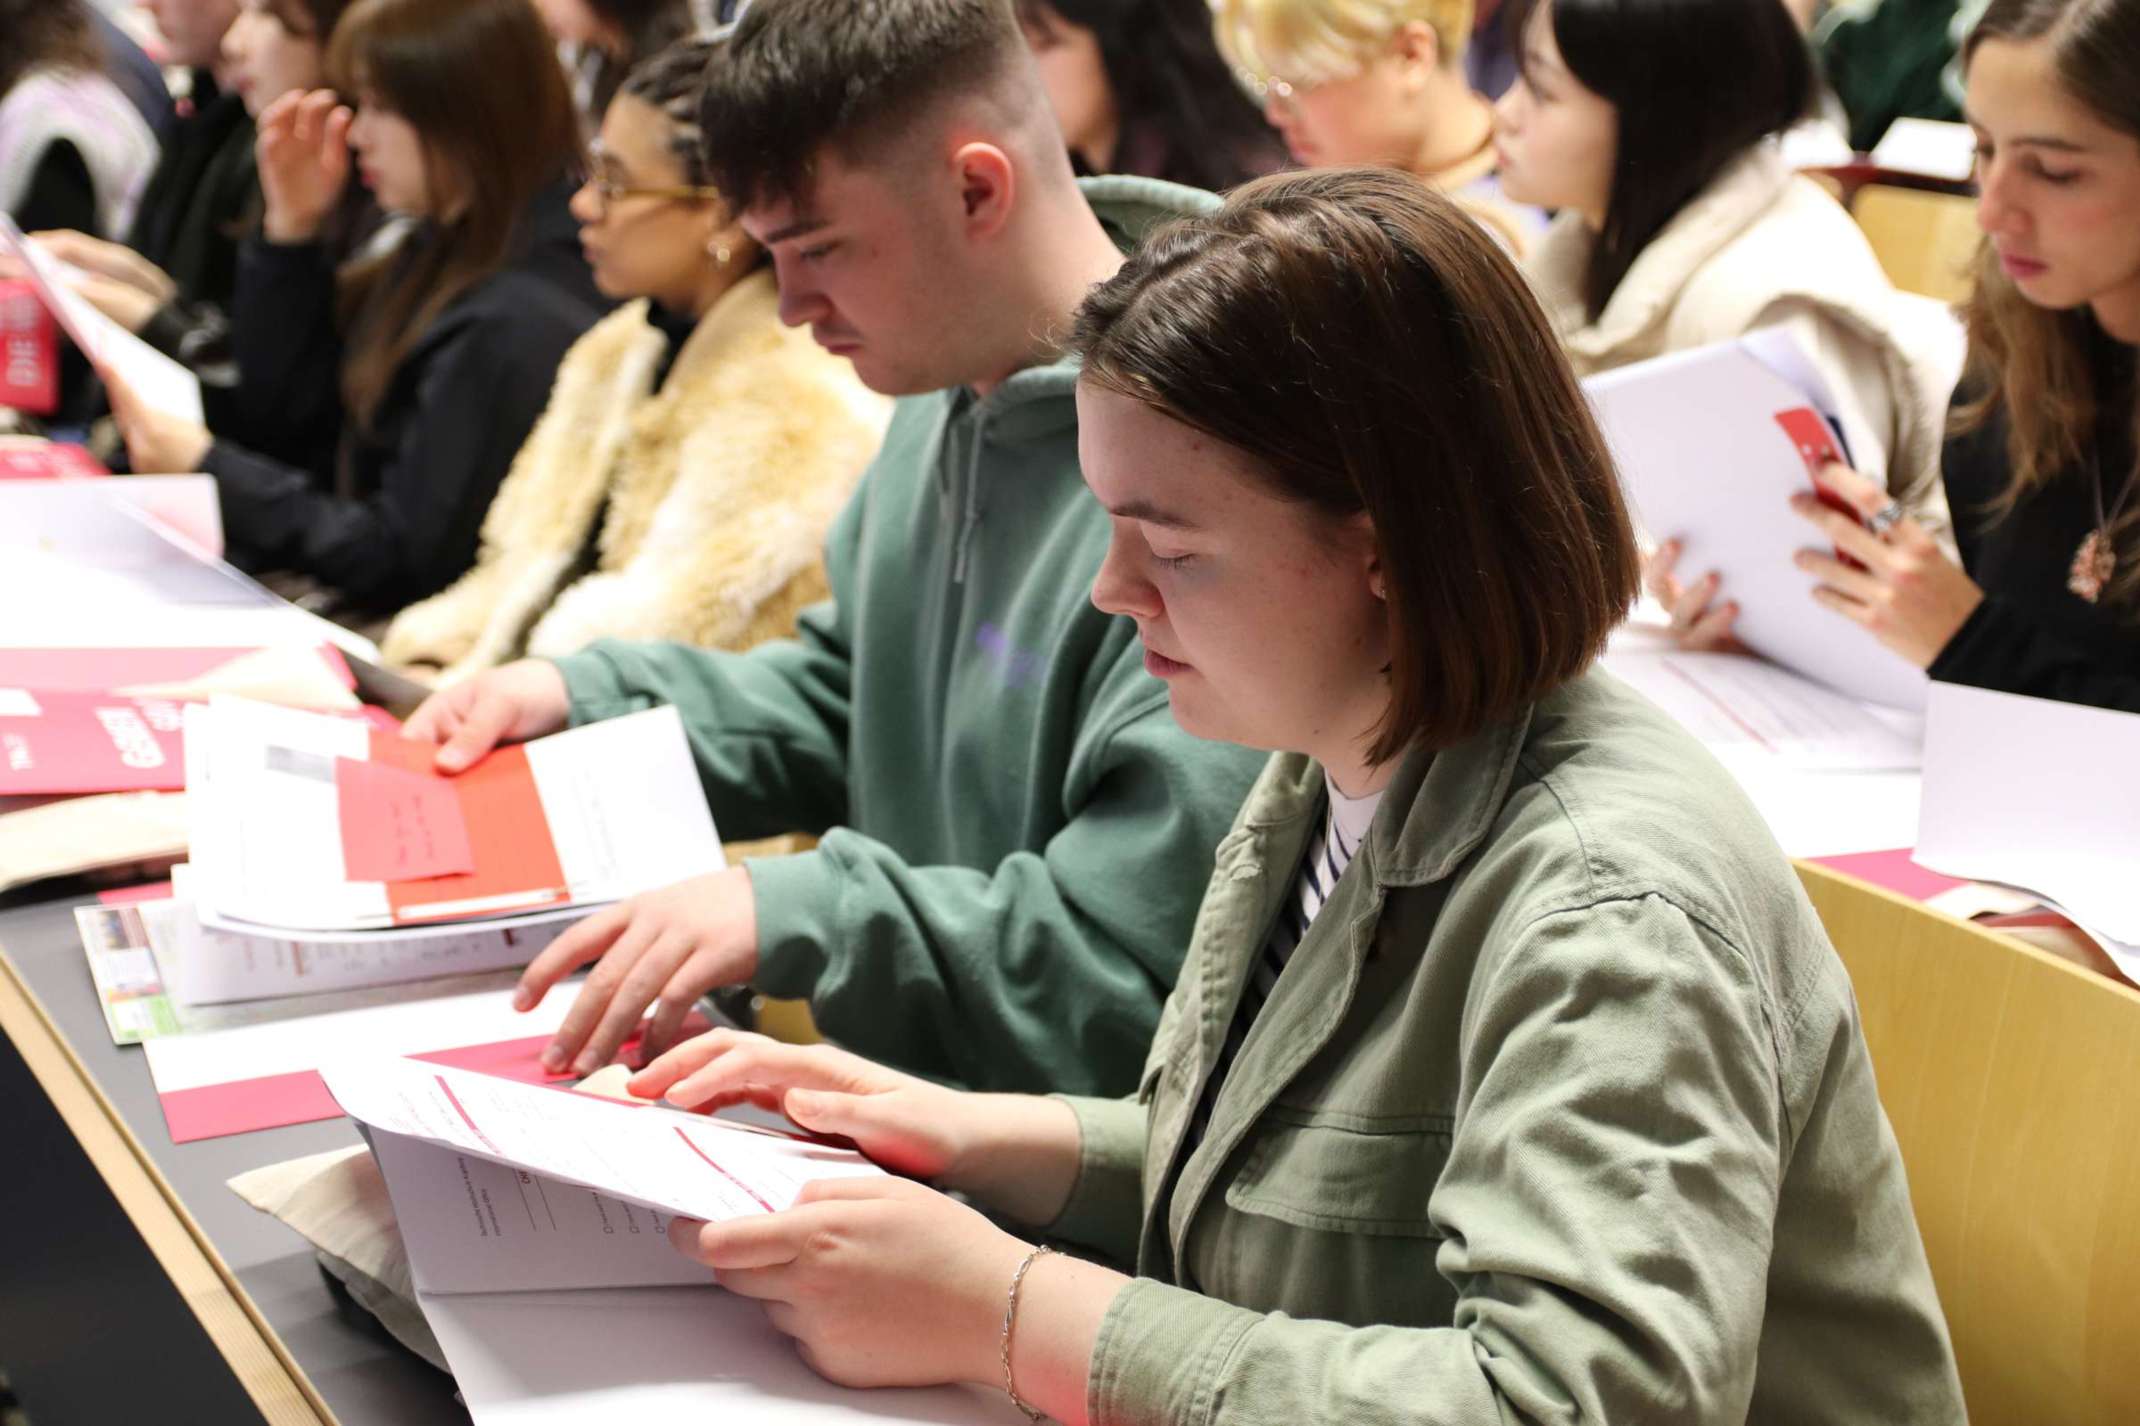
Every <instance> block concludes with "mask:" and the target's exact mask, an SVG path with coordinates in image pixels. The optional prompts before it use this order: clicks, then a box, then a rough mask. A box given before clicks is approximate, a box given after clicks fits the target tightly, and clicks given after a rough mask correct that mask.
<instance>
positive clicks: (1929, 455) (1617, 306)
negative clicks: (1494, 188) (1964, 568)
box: [1496, 0, 1951, 644]
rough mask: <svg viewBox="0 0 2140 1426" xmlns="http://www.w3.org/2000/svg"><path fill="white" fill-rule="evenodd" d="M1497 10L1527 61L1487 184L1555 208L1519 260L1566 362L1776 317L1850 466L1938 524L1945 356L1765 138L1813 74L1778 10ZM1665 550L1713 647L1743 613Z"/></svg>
mask: <svg viewBox="0 0 2140 1426" xmlns="http://www.w3.org/2000/svg"><path fill="white" fill-rule="evenodd" d="M1508 22H1509V23H1510V24H1512V25H1514V26H1516V31H1515V33H1516V34H1518V35H1520V37H1521V41H1522V46H1523V48H1522V76H1521V78H1520V79H1519V81H1518V82H1517V83H1516V85H1515V86H1514V87H1512V88H1511V89H1510V90H1509V92H1508V93H1507V94H1505V95H1503V96H1502V98H1501V102H1500V105H1499V108H1498V110H1497V117H1498V120H1499V134H1498V137H1497V140H1496V142H1497V144H1498V146H1499V148H1500V151H1501V160H1502V161H1501V182H1502V187H1503V189H1504V190H1505V191H1506V192H1507V193H1508V194H1509V196H1510V197H1512V198H1515V199H1518V200H1520V201H1523V202H1527V203H1534V204H1537V205H1539V206H1541V207H1547V208H1555V209H1559V210H1560V215H1559V217H1557V218H1556V219H1555V220H1554V223H1553V226H1552V227H1551V228H1550V229H1548V230H1547V232H1546V234H1545V236H1544V237H1543V238H1541V239H1540V240H1539V242H1538V244H1537V245H1536V246H1535V247H1534V248H1533V249H1532V250H1531V252H1530V253H1529V254H1528V256H1527V258H1526V260H1525V270H1526V271H1527V272H1528V273H1529V275H1530V277H1531V281H1532V284H1533V286H1534V287H1535V288H1536V289H1537V291H1538V294H1539V297H1540V299H1541V300H1542V301H1543V302H1544V304H1545V307H1546V312H1547V315H1549V316H1550V317H1551V318H1552V319H1553V324H1554V326H1555V328H1556V329H1557V330H1558V331H1559V333H1560V336H1561V341H1562V343H1563V344H1564V345H1565V346H1566V348H1567V350H1568V355H1569V357H1570V358H1571V359H1572V361H1573V362H1574V364H1575V369H1576V371H1577V372H1578V373H1579V374H1581V375H1584V376H1588V375H1590V374H1592V373H1594V372H1599V371H1608V370H1611V369H1612V368H1614V367H1619V366H1624V365H1627V364H1628V363H1631V362H1636V361H1642V360H1645V359H1647V358H1650V357H1656V356H1662V355H1664V354H1666V353H1669V352H1676V351H1684V350H1686V349H1688V348H1690V347H1699V346H1706V345H1709V344H1710V343H1713V342H1720V341H1728V340H1732V339H1734V338H1737V337H1740V336H1743V335H1744V334H1746V333H1747V332H1750V331H1752V330H1754V329H1755V328H1759V327H1780V328H1783V329H1785V330H1786V331H1788V332H1789V334H1790V335H1791V336H1792V338H1793V339H1794V340H1795V341H1796V342H1797V344H1798V345H1799V346H1800V347H1801V348H1802V349H1803V350H1804V351H1805V353H1806V355H1807V357H1808V359H1809V360H1810V361H1811V362H1812V363H1813V365H1814V366H1815V367H1816V369H1818V370H1819V371H1820V372H1822V373H1823V374H1824V375H1825V376H1826V378H1827V385H1828V387H1829V389H1830V391H1831V393H1832V394H1833V396H1834V398H1835V401H1836V403H1837V405H1838V407H1839V409H1838V410H1837V411H1836V412H1835V413H1834V414H1835V415H1836V416H1837V417H1838V418H1839V419H1840V422H1841V424H1842V428H1843V434H1844V440H1845V443H1846V445H1847V446H1848V447H1849V449H1850V450H1851V452H1852V454H1853V455H1854V456H1855V457H1856V459H1857V461H1858V463H1859V466H1860V468H1861V469H1862V470H1864V471H1865V473H1866V474H1867V475H1868V476H1870V477H1871V478H1872V479H1874V480H1876V481H1878V482H1879V483H1880V484H1881V485H1883V486H1884V487H1886V489H1887V490H1888V491H1890V492H1891V493H1892V494H1893V495H1894V496H1895V498H1896V499H1898V500H1900V501H1901V502H1902V503H1903V504H1904V506H1905V507H1906V508H1907V509H1909V510H1910V511H1911V512H1912V513H1913V514H1914V515H1916V516H1917V517H1918V518H1919V520H1920V521H1922V522H1923V524H1924V525H1925V526H1926V527H1927V528H1929V529H1932V530H1934V531H1942V530H1944V528H1945V524H1946V509H1945V502H1944V500H1943V499H1942V497H1941V493H1940V487H1939V412H1940V409H1941V408H1942V406H1944V404H1945V403H1946V400H1947V396H1948V389H1947V384H1946V383H1947V382H1948V381H1949V380H1950V379H1951V376H1950V372H1951V366H1949V365H1948V364H1947V363H1946V362H1945V361H1943V360H1942V359H1941V352H1940V345H1939V342H1938V340H1937V339H1936V338H1934V337H1931V336H1919V335H1918V333H1919V331H1920V330H1926V331H1929V328H1930V324H1926V326H1925V327H1924V328H1920V327H1919V326H1918V325H1916V323H1917V321H1919V320H1921V319H1918V318H1916V317H1915V316H1914V314H1911V313H1908V312H1907V311H1906V310H1905V308H1904V305H1903V303H1902V300H1901V298H1900V297H1899V296H1898V294H1897V293H1896V292H1895V289H1894V287H1893V286H1892V285H1891V284H1890V283H1889V282H1888V279H1887V275H1886V273H1885V272H1884V271H1882V269H1881V267H1880V263H1879V260H1878V259H1877V258H1876V257H1874V255H1873V251H1872V248H1871V245H1870V244H1868V243H1867V242H1866V240H1865V235H1864V234H1863V233H1862V232H1860V231H1859V229H1858V226H1857V224H1856V223H1854V222H1852V221H1851V218H1850V215H1849V214H1848V213H1846V212H1844V211H1843V209H1842V207H1841V205H1840V204H1838V203H1837V202H1836V201H1835V200H1834V199H1833V198H1832V197H1830V196H1829V195H1828V194H1827V193H1826V192H1825V191H1823V190H1822V189H1821V188H1820V187H1819V186H1818V185H1817V184H1815V183H1814V182H1813V181H1812V180H1810V179H1808V178H1805V177H1802V176H1800V175H1798V174H1797V173H1795V172H1793V170H1792V169H1791V167H1790V165H1789V164H1788V163H1787V162H1786V161H1785V160H1784V158H1783V155H1782V153H1781V152H1780V150H1779V148H1778V145H1777V144H1776V142H1775V139H1776V137H1777V136H1778V135H1780V134H1781V133H1782V132H1783V131H1784V130H1786V129H1789V128H1790V127H1792V126H1793V125H1794V124H1796V123H1797V122H1798V120H1799V118H1800V116H1802V115H1803V114H1804V113H1805V111H1806V109H1807V106H1808V105H1809V103H1810V102H1811V101H1812V98H1813V94H1814V82H1815V81H1814V71H1813V61H1812V58H1811V56H1810V54H1809V52H1808V51H1807V48H1806V42H1805V37H1804V36H1803V35H1801V34H1800V33H1799V31H1798V26H1797V24H1796V23H1795V22H1794V21H1793V20H1792V19H1791V16H1790V14H1789V13H1788V12H1787V11H1786V10H1785V9H1784V7H1783V6H1782V5H1781V4H1779V3H1777V0H1520V3H1517V5H1516V8H1515V9H1514V10H1513V11H1512V12H1511V13H1510V14H1509V16H1508ZM1717 474H1718V478H1719V479H1727V478H1728V477H1729V472H1725V471H1719V472H1718V473H1717ZM1655 533H1657V534H1659V535H1661V536H1664V535H1669V534H1670V533H1671V532H1670V531H1666V530H1660V531H1657V532H1655ZM1677 556H1678V549H1677V547H1676V546H1675V545H1674V544H1673V543H1672V542H1671V541H1669V540H1667V541H1666V542H1665V543H1664V544H1663V545H1661V546H1660V547H1659V549H1658V551H1657V554H1656V558H1655V559H1654V561H1653V563H1652V565H1651V570H1650V581H1651V584H1652V587H1653V591H1654V592H1655V593H1656V594H1657V595H1658V596H1659V598H1660V599H1661V600H1662V601H1663V602H1664V603H1665V604H1666V605H1667V607H1668V608H1670V609H1671V610H1672V613H1673V618H1674V622H1675V626H1676V628H1677V629H1678V632H1679V634H1680V637H1681V638H1682V639H1684V640H1685V641H1687V642H1689V643H1694V644H1700V643H1709V642H1715V641H1718V640H1720V639H1721V638H1722V637H1723V636H1724V631H1725V628H1726V626H1728V624H1729V622H1730V620H1731V619H1732V618H1733V617H1735V613H1736V611H1735V610H1733V609H1732V608H1731V607H1730V606H1729V605H1728V604H1713V603H1712V602H1711V597H1712V596H1713V595H1714V594H1715V593H1716V592H1717V580H1716V577H1715V576H1714V575H1713V574H1703V575H1702V576H1701V577H1700V578H1698V579H1695V580H1693V581H1691V582H1690V583H1687V584H1685V585H1682V584H1681V583H1679V580H1678V575H1677V573H1676V571H1675V564H1676V560H1677Z"/></svg>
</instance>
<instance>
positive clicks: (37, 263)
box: [0, 213, 208, 426]
mask: <svg viewBox="0 0 2140 1426" xmlns="http://www.w3.org/2000/svg"><path fill="white" fill-rule="evenodd" d="M0 253H5V254H7V255H8V256H9V257H13V258H15V259H17V260H19V261H20V262H21V263H22V265H23V268H24V269H25V270H26V271H27V272H28V273H29V276H30V282H31V285H32V286H34V287H35V288H36V289H37V296H38V298H39V300H40V301H42V302H43V303H44V304H45V306H46V308H47V309H49V310H50V311H51V313H52V315H53V316H54V317H56V318H58V319H59V324H60V325H61V326H62V327H64V328H66V329H67V335H68V336H70V337H72V338H73V339H74V344H75V345H76V346H78V347H80V348H81V349H82V354H83V355H84V356H87V357H88V358H89V360H90V361H91V362H92V363H94V364H95V365H96V366H98V367H100V368H102V369H104V370H106V371H109V372H111V373H112V374H113V375H115V376H117V377H118V378H119V379H120V380H122V381H124V382H125V383H126V384H127V386H128V387H130V388H131V389H132V390H133V392H134V394H135V395H136V396H138V397H140V398H141V402H142V404H143V405H145V406H148V407H150V408H151V409H153V410H156V411H161V412H163V413H165V414H166V415H170V416H175V417H177V418H178V419H180V420H182V421H190V422H191V423H192V424H194V425H196V426H205V425H207V424H208V422H207V417H206V416H205V415H204V414H203V413H202V409H201V382H200V378H199V377H197V376H195V375H194V374H193V373H192V372H191V371H189V370H187V369H186V367H184V366H183V365H181V364H180V363H178V362H175V361H173V360H172V359H171V358H169V357H167V356H165V355H164V354H163V353H162V352H160V351H158V350H156V348H154V347H152V346H150V345H149V344H148V343H147V342H144V341H143V340H141V338H139V337H137V336H135V335H134V334H133V333H132V332H129V331H128V330H126V328H124V327H122V326H120V325H119V324H118V323H117V322H114V321H113V320H112V319H111V318H109V317H107V316H105V315H104V314H103V313H102V312H99V311H98V310H97V309H96V308H95V307H93V306H91V305H90V303H89V302H88V300H87V299H85V298H84V297H83V296H82V295H81V294H80V293H78V292H76V291H75V290H74V289H73V288H72V287H70V286H68V285H67V278H66V273H65V272H64V271H63V270H62V267H61V264H60V263H59V262H58V260H57V259H55V258H54V257H53V256H52V255H51V254H50V253H48V252H46V251H45V250H44V249H43V248H41V247H39V246H38V245H37V244H35V243H33V242H31V241H30V240H29V239H28V238H26V237H24V236H23V232H22V229H21V228H19V227H17V226H15V220H14V219H13V218H10V217H8V216H7V215H6V214H5V213H0Z"/></svg>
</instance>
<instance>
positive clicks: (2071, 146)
mask: <svg viewBox="0 0 2140 1426" xmlns="http://www.w3.org/2000/svg"><path fill="white" fill-rule="evenodd" d="M1963 122H1965V123H1967V124H1968V125H1969V127H1970V128H1972V129H1975V130H1976V131H1977V132H1978V133H1980V134H1981V133H1982V132H1983V131H1984V125H1983V123H1982V122H1981V121H1979V120H1978V119H1977V118H1976V116H1975V115H1973V114H1965V115H1963ZM2006 146H2007V147H2008V148H2010V149H2051V150H2054V151H2055V152H2058V153H2076V154H2084V153H2090V152H2093V150H2091V149H2090V148H2089V146H2088V145H2086V144H2077V143H2075V142H2073V140H2071V139H2061V138H2054V137H2053V136H2051V135H2050V134H2023V135H2022V136H2021V137H2020V138H2018V139H2008V140H2007V141H2006Z"/></svg>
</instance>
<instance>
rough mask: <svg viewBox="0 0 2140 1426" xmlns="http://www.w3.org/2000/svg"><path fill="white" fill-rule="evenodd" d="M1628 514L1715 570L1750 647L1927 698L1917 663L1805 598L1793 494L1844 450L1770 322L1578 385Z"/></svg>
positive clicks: (1852, 688)
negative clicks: (1796, 560)
mask: <svg viewBox="0 0 2140 1426" xmlns="http://www.w3.org/2000/svg"><path fill="white" fill-rule="evenodd" d="M1583 385H1584V388H1585V390H1586V391H1588V392H1589V394H1590V398H1591V402H1592V404H1593V405H1594V406H1595V407H1596V408H1597V413H1598V419H1599V422H1600V424H1601V426H1602V427H1603V429H1604V432H1605V436H1606V439H1607V440H1608V441H1609V442H1610V444H1611V446H1612V450H1613V456H1614V459H1615V460H1616V461H1617V463H1618V464H1619V467H1620V478H1621V480H1622V482H1623V483H1624V484H1625V486H1626V488H1627V493H1628V497H1629V499H1630V501H1631V502H1632V504H1633V505H1634V508H1635V512H1636V515H1637V518H1638V519H1639V520H1640V522H1641V524H1642V527H1643V529H1644V531H1645V532H1646V533H1647V534H1648V535H1649V536H1650V537H1651V538H1653V539H1656V540H1659V541H1662V540H1667V539H1676V540H1678V541H1679V542H1680V545H1681V547H1682V553H1681V555H1680V561H1679V567H1680V569H1681V570H1682V571H1683V572H1684V573H1686V574H1687V575H1689V576H1690V577H1693V576H1698V575H1700V574H1702V573H1705V572H1707V571H1709V570H1716V571H1718V572H1720V573H1721V574H1722V575H1723V590H1724V593H1723V595H1722V597H1724V598H1727V599H1730V600H1732V601H1733V602H1735V603H1737V604H1738V606H1739V618H1738V623H1737V626H1736V627H1737V632H1738V636H1739V638H1740V640H1741V641H1742V642H1744V643H1745V644H1746V646H1747V647H1748V648H1750V649H1752V650H1753V651H1754V652H1756V653H1758V654H1760V655H1762V656H1763V657H1765V658H1769V659H1772V660H1774V661H1775V662H1777V663H1779V664H1782V665H1784V666H1785V667H1786V668H1790V669H1792V670H1795V671H1796V672H1798V673H1802V674H1804V675H1806V676H1807V677H1809V678H1812V679H1815V680H1817V681H1818V682H1820V683H1824V684H1826V685H1828V686H1829V687H1830V688H1833V689H1836V690H1838V691H1840V692H1842V693H1845V694H1848V695H1850V696H1851V697H1853V698H1858V699H1864V700H1868V701H1870V702H1874V703H1881V704H1886V705H1888V706H1891V707H1896V708H1906V709H1918V708H1922V707H1923V706H1924V700H1925V686H1926V679H1925V676H1924V674H1923V673H1922V672H1920V671H1919V670H1917V669H1915V668H1913V667H1911V666H1910V665H1909V664H1908V663H1905V662H1904V661H1903V660H1902V659H1900V658H1898V657H1896V656H1895V655H1894V654H1893V653H1891V652H1890V651H1889V650H1888V649H1887V648H1886V647H1885V646H1883V645H1882V644H1881V643H1880V642H1879V640H1877V639H1875V638H1874V637H1873V636H1872V635H1871V634H1869V633H1867V632H1866V631H1865V630H1864V629H1862V628H1860V627H1859V626H1858V625H1856V624H1853V623H1852V622H1850V621H1849V620H1848V619H1846V618H1844V617H1843V616H1842V615H1840V614H1835V613H1832V612H1830V611H1829V610H1827V609H1824V608H1822V607H1821V606H1820V605H1819V604H1816V603H1815V602H1814V601H1813V596H1812V590H1813V586H1814V584H1815V580H1814V579H1813V577H1812V576H1811V575H1808V574H1805V573H1803V572H1802V571H1800V570H1799V569H1798V567H1797V566H1796V565H1794V564H1793V563H1792V556H1793V555H1794V554H1795V553H1796V552H1797V551H1798V550H1800V549H1802V548H1806V547H1808V546H1814V545H1818V544H1819V537H1818V535H1817V533H1816V532H1815V531H1814V530H1813V528H1812V527H1811V526H1810V525H1808V524H1806V523H1805V522H1804V521H1802V520H1800V519H1798V518H1797V517H1796V516H1795V515H1793V514H1792V512H1791V510H1790V508H1789V501H1790V498H1791V496H1793V495H1795V494H1801V493H1807V492H1810V491H1812V490H1813V489H1814V488H1815V487H1814V476H1815V474H1816V473H1817V472H1818V471H1819V470H1820V469H1821V468H1823V467H1824V466H1825V465H1826V464H1827V463H1828V462H1829V461H1831V460H1846V461H1847V458H1848V451H1847V450H1846V449H1844V448H1843V446H1842V444H1841V443H1840V442H1838V441H1837V440H1836V439H1835V429H1836V428H1835V426H1834V422H1833V417H1834V413H1835V411H1836V410H1837V403H1836V402H1835V401H1834V399H1833V397H1832V396H1831V395H1830V393H1829V392H1828V391H1827V389H1826V387H1825V385H1824V383H1823V382H1822V381H1821V378H1820V376H1819V373H1818V372H1817V371H1816V370H1815V369H1814V367H1813V365H1812V363H1811V362H1810V361H1809V360H1807V358H1806V356H1805V354H1804V352H1803V351H1802V350H1800V349H1799V348H1798V346H1797V345H1796V343H1794V342H1792V341H1790V340H1789V339H1788V338H1787V337H1785V336H1784V335H1783V334H1782V333H1780V332H1777V331H1763V332H1756V333H1754V334H1752V335H1750V336H1747V337H1743V338H1741V339H1739V340H1737V341H1732V342H1723V343H1719V344H1717V345H1715V346H1708V347H1700V348H1696V349H1695V350H1692V351H1685V352H1675V353H1673V354H1672V355H1669V356H1663V357H1658V358H1656V359H1655V360H1653V361H1646V362H1638V363H1636V364H1635V365H1633V366H1628V367H1622V368H1620V369H1619V370H1617V371H1611V372H1606V373H1604V374H1602V375H1599V376H1594V377H1591V378H1590V379H1589V380H1587V381H1585V382H1584V383H1583Z"/></svg>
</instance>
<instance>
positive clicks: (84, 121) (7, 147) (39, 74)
mask: <svg viewBox="0 0 2140 1426" xmlns="http://www.w3.org/2000/svg"><path fill="white" fill-rule="evenodd" d="M57 143H70V144H73V145H74V148H75V151H76V152H77V153H79V154H81V156H82V163H83V165H84V166H85V167H86V168H87V169H88V170H89V179H90V182H91V183H92V184H93V185H94V186H95V188H96V194H97V224H98V226H99V227H100V228H101V229H102V230H103V231H102V233H101V234H100V236H103V237H108V238H118V237H122V236H124V235H125V233H126V230H127V228H128V227H129V226H130V225H131V224H132V223H133V221H134V208H135V205H136V204H138V203H139V202H140V200H141V190H142V188H143V187H144V186H145V185H146V184H147V183H148V179H149V170H150V169H152V168H154V167H155V166H156V136H155V135H154V134H153V133H151V132H150V131H149V126H148V121H147V120H145V119H143V118H142V117H141V112H140V111H139V110H137V109H136V108H135V107H134V106H133V105H132V104H131V103H129V102H128V101H127V98H126V96H125V95H124V94H122V93H120V92H119V86H118V85H116V84H114V83H112V82H111V81H110V80H109V79H107V78H105V77H104V76H103V75H101V74H85V73H74V72H68V71H63V70H57V69H40V70H37V71H35V72H33V73H30V74H27V75H24V76H23V77H22V79H21V80H20V81H19V82H18V83H17V84H16V85H15V87H14V88H13V89H10V90H9V91H8V92H7V95H6V97H4V98H0V211H5V212H9V213H12V212H14V211H15V206H16V205H17V204H18V203H20V202H21V201H22V197H23V195H24V193H25V192H27V191H28V189H29V186H30V178H31V175H33V174H35V173H36V172H37V165H38V164H39V163H40V162H42V161H43V159H44V156H45V154H46V152H47V151H49V150H50V149H51V147H52V146H53V145H54V144H57Z"/></svg>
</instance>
